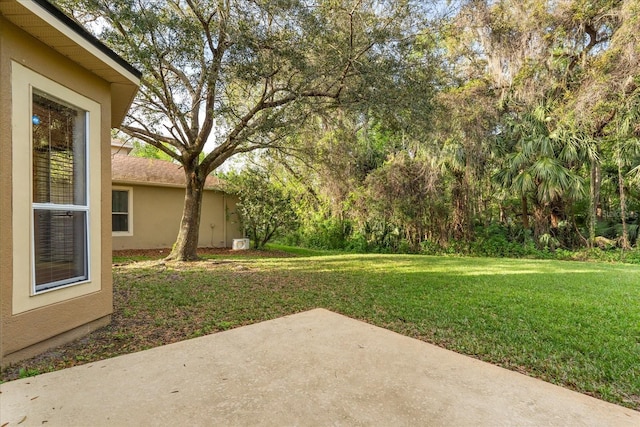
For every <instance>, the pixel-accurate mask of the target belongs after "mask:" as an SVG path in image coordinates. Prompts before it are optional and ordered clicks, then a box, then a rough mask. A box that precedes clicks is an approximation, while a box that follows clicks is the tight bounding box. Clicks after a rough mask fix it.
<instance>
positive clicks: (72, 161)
mask: <svg viewBox="0 0 640 427" xmlns="http://www.w3.org/2000/svg"><path fill="white" fill-rule="evenodd" d="M87 119H88V113H87V112H86V111H84V110H83V109H80V108H77V107H74V106H72V105H70V104H68V103H66V102H64V101H61V100H59V99H57V98H55V97H53V96H51V95H49V94H47V93H44V92H40V91H38V90H36V89H33V92H32V116H31V123H32V174H33V181H32V188H33V195H32V201H33V202H32V203H33V204H32V208H33V264H34V265H33V269H34V280H35V290H36V292H39V291H43V290H47V289H51V288H55V287H59V286H63V285H68V284H71V283H75V282H81V281H85V280H87V279H88V267H87V259H88V254H87V252H88V250H87V248H88V237H89V232H88V221H87V216H88V212H89V206H88V197H87V127H88V125H87Z"/></svg>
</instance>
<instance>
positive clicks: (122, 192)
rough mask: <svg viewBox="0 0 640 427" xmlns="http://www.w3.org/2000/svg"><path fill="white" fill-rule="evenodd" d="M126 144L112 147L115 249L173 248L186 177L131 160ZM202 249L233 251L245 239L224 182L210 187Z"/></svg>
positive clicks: (177, 169)
mask: <svg viewBox="0 0 640 427" xmlns="http://www.w3.org/2000/svg"><path fill="white" fill-rule="evenodd" d="M128 150H129V149H128V148H127V147H126V146H125V145H124V144H122V142H119V141H114V142H112V151H113V152H114V154H113V155H112V160H111V173H112V176H111V180H112V185H113V187H112V213H111V215H112V232H113V249H114V250H118V249H162V248H171V246H172V245H173V243H174V242H175V241H176V237H177V235H178V229H179V227H180V220H181V218H182V211H183V208H184V191H185V174H184V170H183V169H182V167H181V166H180V165H178V164H176V163H172V162H168V161H164V160H158V159H148V158H142V157H133V156H128V155H127V153H128ZM204 190H205V191H204V193H203V196H202V212H201V216H200V232H199V240H198V247H212V248H216V247H231V246H232V242H233V240H234V239H240V238H242V232H241V230H240V224H239V221H238V217H237V214H236V201H237V200H236V198H235V197H233V196H229V195H227V194H225V192H224V191H223V190H222V187H221V182H220V181H219V180H218V179H217V178H215V177H213V176H209V177H208V178H207V181H206V182H205V187H204Z"/></svg>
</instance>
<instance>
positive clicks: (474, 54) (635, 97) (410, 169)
mask: <svg viewBox="0 0 640 427" xmlns="http://www.w3.org/2000/svg"><path fill="white" fill-rule="evenodd" d="M639 16H640V2H639V1H637V0H627V1H609V0H603V1H588V2H587V1H581V0H571V1H570V0H565V1H560V2H547V1H533V0H530V1H523V2H512V1H494V2H486V1H466V2H461V3H460V4H459V8H458V9H455V13H452V14H451V15H450V17H447V18H443V19H439V20H433V21H431V23H430V26H429V28H428V30H425V31H424V32H422V33H421V34H420V35H419V36H418V37H417V38H416V39H415V41H414V45H413V49H414V52H415V54H416V55H422V56H424V57H428V58H429V61H428V63H429V64H430V66H431V68H429V69H424V70H423V72H424V73H426V74H428V76H429V79H431V80H430V81H431V83H432V84H431V90H418V89H416V91H415V92H414V93H413V94H412V95H411V97H410V98H409V99H404V100H403V101H402V102H399V100H390V101H389V102H390V104H387V105H384V106H370V105H369V106H368V108H367V109H366V110H354V109H351V110H348V111H347V110H340V111H339V114H335V115H333V116H331V118H330V119H329V118H322V119H320V118H318V119H316V120H314V121H312V122H307V123H306V126H305V127H304V128H301V129H300V130H299V132H298V133H297V134H296V135H295V136H293V137H291V139H290V141H289V145H288V147H287V149H288V154H289V155H284V154H283V153H282V150H280V151H278V152H275V151H271V152H267V153H261V156H260V157H257V156H256V157H254V158H253V160H252V162H254V163H256V164H257V165H258V166H260V167H262V168H264V170H266V171H268V176H269V180H270V183H271V185H272V186H274V187H278V188H282V189H285V190H286V194H287V197H288V198H289V200H292V201H293V206H294V208H295V210H296V212H297V213H298V219H299V222H298V224H299V225H298V227H296V228H295V229H290V230H289V231H288V232H287V233H284V234H282V237H283V239H284V241H285V242H287V243H290V244H299V245H305V246H309V247H317V248H331V249H333V248H340V249H350V250H356V251H376V252H380V251H382V252H426V253H449V252H463V253H475V254H479V255H490V256H525V255H535V256H557V257H560V258H566V257H568V256H570V255H569V254H568V253H567V251H578V252H580V253H579V254H575V255H573V256H574V257H578V258H580V257H581V258H589V257H600V258H602V257H604V258H607V257H609V258H616V257H619V256H620V255H622V256H625V252H626V251H629V249H632V248H634V247H635V248H636V250H634V251H631V253H628V252H627V258H626V259H627V260H628V261H633V260H635V261H637V260H638V259H639V258H640V256H639V255H638V250H637V247H638V235H639V230H640V215H639V212H640V139H639V137H640V108H639V107H640V85H639V84H640V68H639V65H640V48H639V46H640V40H638V38H639V37H640V19H639V18H638V17H639ZM417 99H419V102H420V104H418V103H417V102H418V101H416V100H417ZM392 101H393V102H392ZM413 101H416V102H413ZM394 102H395V103H396V104H395V105H394V104H393V103H394ZM378 107H380V108H378ZM291 153H293V154H295V155H291ZM596 249H600V250H605V251H606V252H605V253H602V252H600V251H598V250H596ZM613 253H615V254H616V255H612V254H613Z"/></svg>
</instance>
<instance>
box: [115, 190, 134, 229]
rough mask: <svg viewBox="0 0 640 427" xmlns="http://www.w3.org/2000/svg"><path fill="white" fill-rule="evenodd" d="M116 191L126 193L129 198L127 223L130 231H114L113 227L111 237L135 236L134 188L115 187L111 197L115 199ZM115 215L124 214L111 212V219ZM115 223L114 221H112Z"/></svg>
mask: <svg viewBox="0 0 640 427" xmlns="http://www.w3.org/2000/svg"><path fill="white" fill-rule="evenodd" d="M114 191H126V192H127V197H128V208H129V209H128V211H127V216H128V217H129V220H128V221H127V225H128V226H129V227H128V230H127V231H113V225H112V226H111V235H112V236H114V237H125V236H133V187H123V186H120V185H114V186H112V187H111V197H113V192H114ZM114 213H122V212H113V210H112V212H111V217H112V218H113V214H114ZM112 223H113V220H112Z"/></svg>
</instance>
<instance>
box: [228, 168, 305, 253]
mask: <svg viewBox="0 0 640 427" xmlns="http://www.w3.org/2000/svg"><path fill="white" fill-rule="evenodd" d="M225 178H226V181H227V190H228V191H230V192H231V193H232V194H235V195H236V196H238V198H239V202H238V204H237V205H236V207H237V210H238V215H239V217H240V222H241V223H242V226H243V227H244V229H245V232H246V233H247V235H248V236H249V238H250V239H251V240H252V241H253V247H254V248H256V249H261V248H264V246H265V245H266V244H267V243H268V242H269V241H270V240H271V239H272V238H273V237H275V236H276V235H277V233H278V232H282V231H289V230H291V229H294V228H295V225H296V221H297V217H296V214H295V211H294V210H293V206H292V200H291V196H289V195H288V194H287V191H286V190H285V189H284V188H283V186H281V185H277V183H275V182H272V180H271V179H270V175H269V172H267V171H265V170H262V169H259V168H257V167H255V166H254V167H252V168H247V169H244V170H243V171H242V172H240V173H230V174H228V175H227V176H226V177H225Z"/></svg>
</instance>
